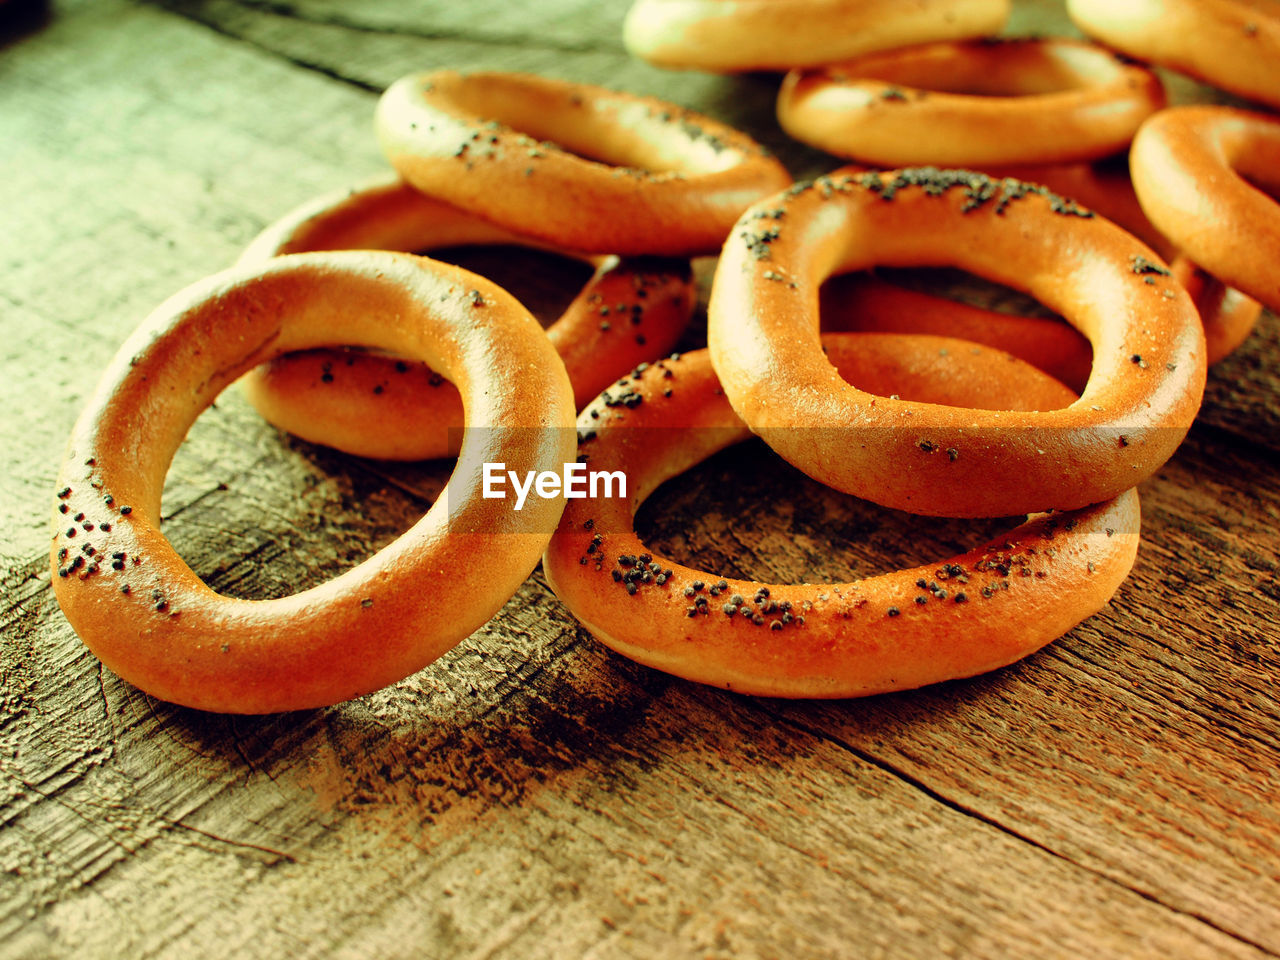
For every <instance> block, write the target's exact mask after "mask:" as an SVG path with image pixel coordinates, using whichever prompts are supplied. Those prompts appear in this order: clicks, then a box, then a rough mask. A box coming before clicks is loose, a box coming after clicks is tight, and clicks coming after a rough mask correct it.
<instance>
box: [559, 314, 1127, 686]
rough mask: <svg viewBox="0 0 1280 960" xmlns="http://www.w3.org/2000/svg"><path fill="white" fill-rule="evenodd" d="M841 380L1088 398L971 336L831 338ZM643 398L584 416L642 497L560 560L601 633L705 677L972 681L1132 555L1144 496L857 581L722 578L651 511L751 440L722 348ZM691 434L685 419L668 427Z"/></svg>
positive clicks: (954, 398) (623, 501) (579, 529)
mask: <svg viewBox="0 0 1280 960" xmlns="http://www.w3.org/2000/svg"><path fill="white" fill-rule="evenodd" d="M822 344H823V346H824V348H826V349H827V350H828V351H829V353H828V357H829V360H830V362H831V363H832V365H833V367H834V369H836V370H837V371H838V372H839V375H842V376H846V377H848V378H849V379H850V380H852V381H853V382H854V383H857V384H859V386H861V387H862V388H863V389H866V390H869V391H876V392H879V393H882V394H887V393H889V392H890V391H893V392H901V394H902V395H903V396H910V397H913V398H915V399H916V400H917V401H919V402H922V403H957V402H958V403H967V404H978V405H982V404H988V403H994V404H996V405H998V406H1008V407H1024V408H1026V409H1034V408H1035V407H1036V406H1044V407H1053V406H1061V405H1063V404H1066V403H1068V402H1069V401H1070V400H1071V399H1072V397H1073V394H1071V393H1070V391H1068V390H1066V388H1064V387H1062V386H1061V385H1059V384H1058V383H1056V382H1055V381H1053V380H1051V379H1049V378H1048V377H1046V376H1044V375H1043V374H1037V373H1036V371H1034V370H1033V369H1032V368H1030V367H1028V366H1027V365H1025V364H1023V363H1021V362H1020V361H1016V360H1014V359H1013V358H1012V357H1010V356H1008V355H1007V354H1003V353H1000V352H999V351H992V350H988V349H986V348H982V347H974V346H973V345H972V344H969V343H966V342H964V341H959V340H952V339H945V338H936V337H903V336H895V335H883V334H837V335H829V336H827V337H824V338H823V340H822ZM627 390H628V392H629V395H631V396H634V397H638V398H639V401H638V402H637V403H635V404H634V405H630V406H628V407H605V406H604V405H602V404H601V405H597V406H594V407H593V408H591V410H590V411H588V412H587V413H584V414H583V415H582V417H580V418H579V421H578V423H579V430H580V431H581V430H584V429H589V431H590V432H589V433H587V434H585V435H584V439H583V442H582V445H581V449H582V451H583V453H585V454H586V455H587V458H588V463H589V464H590V465H591V466H592V469H599V470H604V471H623V472H624V473H625V474H626V476H627V478H628V481H629V486H628V493H629V496H628V497H627V498H613V499H610V498H605V497H597V498H594V499H593V498H587V499H580V500H572V501H570V502H569V505H568V507H567V508H566V510H565V513H564V516H563V517H562V518H561V521H560V526H559V528H558V530H557V531H556V534H555V536H554V537H552V539H551V543H550V544H549V545H548V547H547V553H546V556H545V557H544V558H543V570H544V572H545V573H546V576H547V581H548V583H549V584H550V585H551V587H552V589H553V590H554V591H555V593H556V595H557V596H558V597H559V598H560V599H561V601H563V602H564V604H565V605H566V606H567V607H568V608H569V610H570V611H571V612H572V613H573V615H574V616H575V617H577V618H578V620H580V621H581V622H582V624H583V625H584V626H585V627H586V628H587V629H588V630H589V631H590V632H591V633H592V634H593V635H594V636H596V637H597V638H598V639H599V640H601V641H602V642H603V643H605V644H607V645H608V646H610V647H612V648H613V649H614V650H617V651H618V652H619V653H622V654H624V655H625V656H628V657H631V658H632V659H634V660H637V661H639V662H640V663H643V664H646V665H648V666H651V667H656V668H657V669H659V670H664V671H667V672H668V673H673V674H676V675H677V676H681V677H685V678H687V679H690V680H696V681H698V682H700V683H707V684H712V685H714V686H717V687H722V688H725V689H730V690H734V691H737V692H741V693H749V694H757V695H761V696H772V697H855V696H864V695H867V694H874V693H883V692H886V691H890V690H904V689H910V688H914V687H919V686H923V685H925V684H929V683H936V682H938V681H941V680H948V679H952V678H955V677H966V676H972V675H975V674H978V673H982V672H984V671H987V670H992V669H995V668H997V667H1001V666H1004V665H1005V664H1008V663H1012V662H1013V661H1015V660H1017V659H1019V658H1021V657H1024V656H1026V655H1027V654H1029V653H1031V652H1033V651H1035V650H1037V649H1039V648H1040V647H1041V646H1043V645H1044V644H1046V643H1048V642H1050V641H1051V640H1053V639H1055V638H1056V637H1059V636H1061V635H1062V634H1063V633H1065V632H1066V631H1068V630H1069V629H1071V628H1072V627H1073V626H1075V625H1076V624H1077V623H1079V622H1080V621H1081V620H1083V619H1085V618H1086V617H1088V616H1090V615H1092V614H1093V613H1095V612H1097V611H1098V610H1099V609H1101V608H1102V607H1103V606H1104V605H1105V604H1106V603H1107V601H1108V600H1109V599H1110V598H1111V596H1112V594H1113V593H1114V592H1115V590H1116V589H1117V587H1118V586H1119V585H1120V583H1121V582H1122V581H1123V580H1124V578H1125V577H1126V576H1127V575H1128V572H1129V570H1130V568H1131V567H1132V565H1133V562H1134V557H1135V555H1136V552H1137V547H1138V526H1139V511H1138V498H1137V494H1136V492H1135V491H1133V490H1129V491H1126V492H1123V493H1121V494H1120V495H1119V496H1118V497H1116V498H1115V499H1113V500H1110V501H1108V502H1106V503H1103V504H1099V505H1096V506H1091V507H1086V508H1084V509H1081V510H1078V511H1072V512H1070V513H1065V514H1052V515H1040V516H1037V517H1034V518H1030V519H1029V520H1028V522H1026V523H1024V524H1023V525H1021V526H1019V527H1017V529H1015V530H1013V531H1012V532H1011V533H1009V534H1008V535H1007V536H1005V537H1001V538H999V539H998V540H996V541H993V542H991V543H988V544H986V545H985V546H981V547H978V548H977V549H975V550H971V551H969V552H968V553H965V554H963V555H961V556H958V557H952V558H950V559H948V560H944V561H942V562H940V563H937V564H929V565H927V566H923V567H917V568H914V569H909V570H899V571H896V572H893V573H887V574H883V575H881V576H876V577H871V578H868V579H865V580H860V581H857V582H855V583H844V584H820V585H814V584H804V585H791V584H783V585H780V584H760V583H755V582H751V581H746V580H733V579H720V578H719V577H718V575H717V574H715V573H712V572H705V571H701V570H697V569H693V568H691V567H688V566H686V565H684V564H681V563H678V562H676V561H673V560H670V559H667V558H664V557H661V556H655V555H651V554H650V552H649V549H648V548H647V547H646V546H645V545H644V543H642V542H641V541H640V539H639V538H638V537H637V535H636V533H635V529H634V518H635V514H636V511H637V509H638V508H639V506H640V504H641V503H642V502H643V501H644V499H645V498H646V497H647V496H648V495H649V494H650V493H651V492H652V491H653V490H654V489H655V488H656V487H657V486H658V485H659V484H661V483H663V482H664V481H665V480H667V479H668V478H670V477H672V476H674V475H676V474H678V473H680V472H681V471H683V470H685V469H687V468H688V467H690V466H692V465H694V464H696V463H698V462H700V461H701V460H703V459H704V458H706V457H707V456H709V455H710V454H712V453H714V452H715V451H717V450H719V449H722V448H724V447H726V446H729V445H730V444H733V443H736V442H738V441H740V440H742V439H744V438H746V437H748V436H750V433H749V431H748V430H747V428H746V426H745V425H744V424H743V423H742V421H741V420H739V419H738V418H737V416H736V415H735V414H734V413H733V410H732V408H731V407H730V405H729V403H728V402H727V401H726V400H725V398H724V396H723V395H722V393H721V391H720V389H719V383H718V381H717V380H716V377H715V374H714V372H713V370H712V368H711V364H710V363H709V358H708V354H707V353H706V351H698V352H697V353H693V354H684V355H682V356H681V357H680V358H679V359H678V360H669V361H663V362H661V363H659V364H658V365H656V366H654V367H651V368H650V369H648V370H646V371H644V372H643V373H641V374H639V375H637V376H635V377H632V378H629V382H628V384H627ZM593 414H594V416H593ZM671 427H677V428H682V429H669V428H671Z"/></svg>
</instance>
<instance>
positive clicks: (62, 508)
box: [58, 503, 71, 513]
mask: <svg viewBox="0 0 1280 960" xmlns="http://www.w3.org/2000/svg"><path fill="white" fill-rule="evenodd" d="M70 509H71V508H70V507H68V506H67V505H66V504H65V503H60V504H58V512H59V513H66V512H67V511H68V510H70Z"/></svg>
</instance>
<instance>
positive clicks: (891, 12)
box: [622, 0, 1010, 73]
mask: <svg viewBox="0 0 1280 960" xmlns="http://www.w3.org/2000/svg"><path fill="white" fill-rule="evenodd" d="M1009 8H1010V2H1009V0H912V2H911V3H903V2H902V0H734V2H726V0H636V2H635V3H634V4H632V6H631V9H630V10H629V11H628V13H627V17H626V20H625V21H624V22H623V27H622V39H623V43H624V44H625V45H626V47H627V50H628V51H629V52H630V53H632V54H633V55H635V56H637V57H640V58H641V59H643V60H647V61H649V62H650V63H652V64H655V65H657V66H660V67H671V68H676V69H692V70H707V71H710V72H712V73H735V72H741V71H746V70H790V69H792V68H793V67H809V66H817V65H819V64H823V63H832V62H833V61H836V60H845V59H847V58H849V57H857V56H861V55H862V54H865V53H872V52H874V51H877V50H893V49H896V48H898V47H908V46H913V45H915V44H918V43H928V42H930V41H933V40H961V39H967V38H970V37H983V36H989V35H994V34H996V33H999V32H1000V29H1001V28H1002V27H1003V26H1004V22H1005V20H1007V19H1008V17H1009Z"/></svg>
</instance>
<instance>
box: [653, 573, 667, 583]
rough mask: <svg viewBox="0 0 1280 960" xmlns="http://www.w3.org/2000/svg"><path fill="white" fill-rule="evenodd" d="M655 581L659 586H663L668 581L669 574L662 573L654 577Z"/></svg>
mask: <svg viewBox="0 0 1280 960" xmlns="http://www.w3.org/2000/svg"><path fill="white" fill-rule="evenodd" d="M653 582H654V583H656V584H657V585H658V586H662V585H663V584H664V583H666V582H667V575H666V574H665V573H660V574H658V575H657V576H656V577H654V578H653Z"/></svg>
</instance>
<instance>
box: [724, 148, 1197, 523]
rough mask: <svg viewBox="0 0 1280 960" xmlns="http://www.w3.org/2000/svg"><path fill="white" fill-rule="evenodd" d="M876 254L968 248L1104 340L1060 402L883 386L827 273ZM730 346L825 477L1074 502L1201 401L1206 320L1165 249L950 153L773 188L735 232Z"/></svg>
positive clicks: (1165, 437) (974, 261)
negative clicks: (853, 362)
mask: <svg viewBox="0 0 1280 960" xmlns="http://www.w3.org/2000/svg"><path fill="white" fill-rule="evenodd" d="M872 266H889V267H894V266H950V267H958V268H960V269H962V270H967V271H969V272H970V273H974V274H977V275H978V276H980V277H984V278H986V279H989V280H994V281H995V282H997V283H1003V284H1005V285H1007V286H1010V287H1012V288H1014V289H1016V290H1019V291H1022V292H1024V293H1027V294H1029V295H1031V296H1032V297H1034V298H1036V299H1037V300H1039V301H1040V302H1041V303H1043V304H1044V305H1045V306H1047V307H1049V308H1050V309H1051V310H1054V311H1055V312H1057V313H1059V314H1061V315H1062V316H1063V317H1064V318H1065V319H1067V320H1068V321H1069V322H1070V323H1072V325H1074V326H1075V327H1076V328H1077V329H1079V330H1080V331H1081V332H1082V333H1083V334H1084V335H1085V336H1086V337H1087V338H1088V339H1089V341H1090V342H1091V344H1092V345H1093V357H1094V361H1093V372H1092V374H1091V376H1090V378H1089V382H1088V384H1087V385H1086V387H1085V390H1084V393H1083V394H1082V395H1081V397H1080V398H1079V399H1078V400H1077V401H1076V402H1075V403H1072V404H1070V405H1069V406H1067V407H1064V408H1062V409H1060V410H1044V411H1039V412H1024V413H1011V412H1007V411H976V410H968V409H948V408H944V407H939V406H936V405H930V404H922V403H913V402H909V401H905V400H901V399H893V398H883V397H873V396H871V395H869V394H867V393H865V392H863V391H860V390H858V389H856V388H854V387H852V386H850V385H849V384H847V383H845V382H844V381H843V380H841V379H840V377H839V376H838V374H837V373H836V371H835V369H834V368H833V367H832V366H831V364H830V363H829V362H828V361H827V360H826V358H825V357H824V356H823V354H822V345H821V341H820V340H819V335H818V290H819V287H820V286H821V284H822V282H823V281H824V280H826V279H827V278H828V277H829V276H832V275H834V274H838V273H843V272H848V271H851V270H859V269H865V268H868V267H872ZM707 339H708V344H709V347H710V351H711V360H712V363H713V364H714V365H715V368H716V372H717V374H718V375H719V377H720V380H721V382H722V384H723V387H724V391H725V394H726V395H727V396H728V398H729V401H730V403H731V404H732V405H733V408H734V410H735V411H736V412H737V413H738V415H739V416H741V417H742V418H743V420H745V421H746V422H747V424H748V425H749V426H750V427H751V429H752V431H754V432H755V433H757V434H759V435H760V436H761V437H763V438H764V440H765V442H766V443H768V444H769V446H771V447H772V448H773V449H774V450H775V451H777V452H778V453H779V454H781V455H782V456H783V458H784V459H786V460H788V461H789V462H791V463H793V464H794V465H795V466H797V467H799V468H800V469H801V470H803V471H804V472H805V473H807V474H809V475H810V476H812V477H814V478H815V479H817V480H819V481H821V482H823V483H826V484H827V485H829V486H833V487H835V488H836V489H839V490H843V491H845V492H848V493H853V494H855V495H857V496H860V497H863V498H864V499H868V500H872V501H874V502H876V503H880V504H882V505H885V506H890V507H897V508H899V509H903V510H908V511H910V512H913V513H922V514H930V515H937V516H956V517H972V516H1004V515H1008V514H1011V513H1032V512H1036V511H1039V510H1045V509H1049V508H1056V509H1075V508H1078V507H1082V506H1084V505H1086V504H1090V503H1097V502H1099V501H1101V500H1105V499H1108V498H1110V497H1114V496H1116V495H1117V494H1119V493H1120V492H1121V491H1123V490H1127V489H1128V488H1129V487H1132V486H1134V485H1135V484H1137V483H1138V482H1140V481H1141V480H1143V479H1145V478H1146V477H1147V476H1150V475H1151V473H1153V472H1154V471H1155V470H1156V469H1157V468H1159V467H1160V466H1161V465H1162V464H1163V463H1164V462H1165V461H1166V460H1167V459H1168V458H1169V457H1170V456H1171V455H1172V454H1173V452H1174V450H1176V449H1177V447H1178V444H1179V443H1180V442H1181V440H1182V438H1183V437H1184V436H1185V435H1186V432H1187V430H1188V428H1189V427H1190V425H1191V422H1192V420H1193V419H1194V418H1195V415H1196V412H1197V410H1198V408H1199V405H1200V399H1201V396H1202V394H1203V391H1204V382H1205V343H1204V333H1203V331H1202V329H1201V325H1200V322H1199V318H1198V317H1197V315H1196V312H1195V306H1194V304H1192V302H1191V299H1190V297H1189V296H1188V295H1187V293H1186V291H1185V290H1184V289H1183V288H1182V287H1181V286H1179V285H1178V284H1177V283H1175V282H1173V280H1172V277H1171V276H1170V273H1169V270H1168V268H1167V267H1165V266H1164V265H1163V264H1162V263H1161V262H1160V260H1159V258H1158V257H1157V256H1156V255H1155V253H1153V252H1152V251H1151V249H1150V248H1149V247H1147V246H1145V245H1143V244H1142V243H1140V242H1139V241H1138V240H1136V239H1134V238H1133V237H1132V236H1130V235H1129V234H1128V233H1126V232H1124V231H1123V230H1121V229H1120V228H1119V227H1117V226H1115V225H1114V224H1112V223H1110V222H1109V221H1107V220H1105V219H1104V218H1102V217H1094V216H1093V215H1092V214H1091V213H1089V212H1088V211H1085V210H1082V209H1081V208H1079V207H1078V206H1076V205H1075V204H1074V203H1072V202H1070V201H1066V200H1064V199H1063V198H1061V197H1059V196H1057V195H1056V194H1053V193H1051V192H1050V191H1049V190H1047V189H1046V188H1044V187H1038V186H1034V185H1030V184H1026V183H1023V182H1021V181H1017V180H1011V179H1006V180H994V179H992V178H990V177H987V176H984V175H982V174H977V173H972V172H968V171H939V170H935V169H932V168H925V169H913V170H901V171H895V172H888V173H866V174H861V175H847V176H833V177H822V178H819V179H818V180H816V181H814V182H812V183H804V184H797V185H796V186H795V187H794V188H792V189H790V190H788V191H785V192H784V193H782V194H780V195H778V196H776V197H772V198H770V199H769V200H767V201H764V202H762V203H760V204H757V205H756V206H755V207H753V208H751V209H750V210H748V211H747V212H746V213H745V214H743V216H742V218H741V220H739V223H738V226H737V227H735V229H734V232H733V235H732V236H731V238H730V239H729V241H728V242H727V243H726V244H725V248H724V252H723V253H722V254H721V257H720V261H719V264H718V266H717V269H716V274H715V280H714V283H713V285H712V291H711V302H710V306H709V310H708V332H707Z"/></svg>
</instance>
